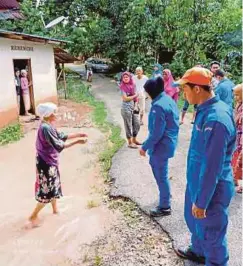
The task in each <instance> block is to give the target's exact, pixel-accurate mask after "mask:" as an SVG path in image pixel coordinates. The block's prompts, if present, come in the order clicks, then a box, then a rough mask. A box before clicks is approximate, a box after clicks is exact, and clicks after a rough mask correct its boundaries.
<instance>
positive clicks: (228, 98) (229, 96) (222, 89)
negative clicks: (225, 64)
mask: <svg viewBox="0 0 243 266" xmlns="http://www.w3.org/2000/svg"><path fill="white" fill-rule="evenodd" d="M215 77H216V79H217V80H218V81H219V84H218V86H217V87H216V88H215V94H216V95H218V96H219V99H220V100H221V101H223V102H225V103H226V104H228V106H229V107H230V108H231V110H232V111H233V88H234V87H235V84H234V83H233V82H232V81H231V80H230V79H228V78H226V76H225V73H224V72H223V71H222V70H220V69H219V70H217V71H216V72H215Z"/></svg>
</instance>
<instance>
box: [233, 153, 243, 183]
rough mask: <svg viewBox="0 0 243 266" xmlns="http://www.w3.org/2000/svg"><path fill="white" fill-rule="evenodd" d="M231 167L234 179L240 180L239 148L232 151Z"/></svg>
mask: <svg viewBox="0 0 243 266" xmlns="http://www.w3.org/2000/svg"><path fill="white" fill-rule="evenodd" d="M239 162H240V163H239ZM232 168H233V175H234V179H235V180H241V179H242V158H241V152H240V151H239V150H236V151H235V152H234V153H233V157H232Z"/></svg>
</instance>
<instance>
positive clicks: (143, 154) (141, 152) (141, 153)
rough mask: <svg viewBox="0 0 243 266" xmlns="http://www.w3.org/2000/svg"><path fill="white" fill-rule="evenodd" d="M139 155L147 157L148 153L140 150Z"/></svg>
mask: <svg viewBox="0 0 243 266" xmlns="http://www.w3.org/2000/svg"><path fill="white" fill-rule="evenodd" d="M139 154H140V155H141V156H143V157H145V156H146V151H144V150H143V149H140V150H139Z"/></svg>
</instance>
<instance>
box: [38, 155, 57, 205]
mask: <svg viewBox="0 0 243 266" xmlns="http://www.w3.org/2000/svg"><path fill="white" fill-rule="evenodd" d="M61 196H62V188H61V182H60V173H59V170H58V167H57V166H54V165H48V164H47V163H46V162H45V161H44V160H43V159H42V158H41V157H40V156H38V155H37V157H36V182H35V199H36V200H37V201H38V202H41V203H49V202H51V201H52V200H53V199H58V198H60V197H61Z"/></svg>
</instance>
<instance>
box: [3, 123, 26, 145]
mask: <svg viewBox="0 0 243 266" xmlns="http://www.w3.org/2000/svg"><path fill="white" fill-rule="evenodd" d="M23 135H24V134H23V131H22V128H21V125H20V124H14V125H9V126H7V127H5V128H3V129H1V131H0V146H2V145H6V144H8V143H11V142H15V141H18V140H20V139H21V138H22V137H23Z"/></svg>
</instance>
